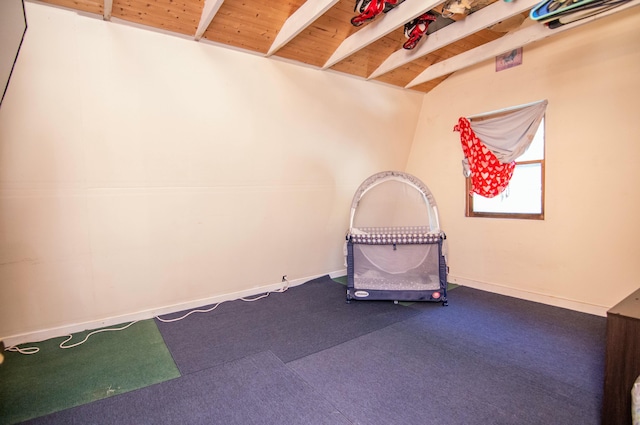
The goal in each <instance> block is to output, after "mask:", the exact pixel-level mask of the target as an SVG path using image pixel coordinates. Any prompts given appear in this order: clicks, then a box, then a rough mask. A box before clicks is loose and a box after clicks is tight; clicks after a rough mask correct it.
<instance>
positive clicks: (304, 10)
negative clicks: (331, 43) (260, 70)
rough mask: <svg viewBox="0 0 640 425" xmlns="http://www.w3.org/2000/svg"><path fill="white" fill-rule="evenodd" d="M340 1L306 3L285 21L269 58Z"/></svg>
mask: <svg viewBox="0 0 640 425" xmlns="http://www.w3.org/2000/svg"><path fill="white" fill-rule="evenodd" d="M338 1H339V0H312V1H307V2H305V3H304V4H303V5H302V6H300V7H299V8H298V10H296V11H295V13H294V14H293V15H291V16H289V18H288V19H287V20H286V21H285V23H284V25H282V28H280V32H278V35H277V36H276V38H275V40H273V43H272V44H271V47H270V48H269V51H268V52H267V56H271V55H273V54H274V53H275V52H277V51H278V50H279V49H280V48H281V47H282V46H284V45H285V44H287V43H288V42H290V41H291V40H292V39H293V38H294V37H295V36H296V35H298V34H300V33H301V32H302V31H303V30H304V29H305V28H307V27H308V26H309V25H311V24H312V23H313V22H314V21H315V20H316V19H318V17H320V16H321V15H323V14H324V13H325V12H326V11H327V10H329V9H331V7H333V6H334V5H335V4H336V3H338Z"/></svg>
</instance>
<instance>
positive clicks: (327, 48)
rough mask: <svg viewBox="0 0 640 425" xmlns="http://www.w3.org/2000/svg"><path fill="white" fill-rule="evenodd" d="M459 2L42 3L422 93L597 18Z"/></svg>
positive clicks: (525, 1)
mask: <svg viewBox="0 0 640 425" xmlns="http://www.w3.org/2000/svg"><path fill="white" fill-rule="evenodd" d="M454 1H455V2H456V3H454V4H458V5H460V4H462V5H463V6H466V9H464V10H465V12H466V13H462V14H453V15H451V13H447V12H450V11H451V10H452V9H451V8H450V4H451V3H449V4H445V3H442V0H405V1H404V2H402V3H401V4H399V5H398V6H397V7H395V8H393V9H392V10H390V11H388V12H387V13H382V14H380V15H378V16H377V17H376V18H375V19H373V20H372V21H369V22H366V23H365V24H363V25H362V26H360V27H355V26H353V25H352V24H351V22H350V20H351V18H353V17H354V16H355V15H357V13H356V12H354V6H355V0H44V1H43V2H44V3H47V4H51V5H55V6H61V7H64V8H68V9H73V10H78V11H82V12H85V13H91V14H96V15H99V16H102V17H103V19H105V20H113V21H116V20H118V21H127V22H132V23H135V24H139V25H143V26H148V27H151V28H155V29H160V30H163V31H166V32H169V33H175V34H180V35H182V36H187V37H191V38H193V39H194V40H195V41H204V42H207V41H208V42H213V43H216V44H220V45H226V46H229V47H233V48H236V49H242V50H245V51H250V52H253V53H257V54H260V55H263V56H265V57H269V56H274V57H278V58H282V59H286V60H288V61H292V62H297V63H303V64H306V65H309V66H313V67H317V68H318V69H331V70H333V71H337V72H341V73H345V74H350V75H353V76H356V77H361V78H365V79H369V80H374V81H379V82H383V83H386V84H390V85H393V86H398V87H403V88H407V89H411V90H416V91H419V92H424V93H426V92H429V91H430V90H432V89H433V88H434V87H435V86H437V85H438V84H439V83H441V82H442V81H443V80H444V79H446V78H447V77H448V76H449V75H450V74H451V73H453V72H455V71H457V70H460V69H463V68H465V67H468V66H471V65H474V64H476V63H479V62H481V61H484V60H487V59H490V58H493V57H495V56H497V55H501V54H503V53H507V52H510V51H512V50H513V49H516V48H518V47H521V46H524V45H526V44H528V43H531V42H534V41H536V40H539V39H542V38H546V37H549V36H552V35H555V34H557V33H560V32H562V31H564V30H565V29H570V28H572V27H574V26H577V25H581V24H583V23H587V22H590V21H591V20H593V19H595V18H597V17H598V16H595V17H591V18H588V19H583V20H581V21H578V22H574V23H572V24H569V25H564V26H562V27H560V28H557V29H553V30H552V29H549V28H547V27H546V26H544V25H543V24H540V23H538V22H533V21H531V20H530V19H529V18H528V15H529V11H530V10H531V9H532V8H533V7H534V6H535V5H536V4H537V3H538V2H539V0H513V1H506V0H454ZM639 1H640V0H632V1H630V2H629V3H627V4H625V5H624V7H619V8H617V9H615V10H614V11H613V12H615V11H617V10H618V9H619V10H622V9H626V8H628V7H631V6H635V5H637V4H638V2H639ZM443 7H445V10H444V12H445V13H444V15H446V16H447V17H446V18H445V17H444V16H443V13H442V12H443ZM427 11H431V12H432V13H434V15H435V16H437V20H436V21H434V22H432V23H431V24H430V25H429V28H428V31H427V34H426V35H425V36H424V37H423V38H422V39H421V40H420V42H419V43H418V44H417V46H416V47H415V48H414V49H412V50H405V49H403V47H402V45H403V43H404V42H405V41H406V40H407V39H406V37H405V35H404V24H405V23H406V22H408V21H411V20H412V19H414V18H415V17H417V16H419V15H421V14H423V13H425V12H427ZM609 13H611V12H608V13H602V15H606V14H609Z"/></svg>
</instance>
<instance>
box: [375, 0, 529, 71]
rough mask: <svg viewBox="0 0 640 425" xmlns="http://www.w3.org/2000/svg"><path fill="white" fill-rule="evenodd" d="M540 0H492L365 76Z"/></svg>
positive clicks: (415, 57)
mask: <svg viewBox="0 0 640 425" xmlns="http://www.w3.org/2000/svg"><path fill="white" fill-rule="evenodd" d="M539 1H540V0H518V1H516V2H508V3H507V2H505V1H498V2H495V3H493V4H491V5H489V6H487V7H485V8H483V9H481V10H478V11H477V12H474V13H472V14H471V15H469V16H467V17H466V18H465V19H463V20H460V21H457V22H454V23H453V24H451V25H448V26H446V27H444V28H442V29H440V30H438V31H436V32H434V33H432V34H430V35H429V36H428V37H426V39H425V40H424V41H423V42H422V43H421V44H419V45H418V47H416V48H415V49H413V50H405V49H401V50H398V51H396V52H394V53H393V54H391V55H390V56H389V57H388V58H387V59H386V60H385V61H384V62H382V64H380V66H379V67H378V68H377V69H375V70H374V71H373V72H372V73H371V75H369V77H367V79H372V78H377V77H379V76H381V75H383V74H386V73H387V72H389V71H392V70H394V69H396V68H399V67H401V66H402V65H406V64H407V63H409V62H413V61H414V60H416V59H419V58H421V57H423V56H426V55H428V54H429V53H432V52H435V51H436V50H438V49H440V48H442V47H445V46H448V45H449V44H451V43H454V42H456V41H458V40H461V39H463V38H465V37H467V36H469V35H471V34H474V33H476V32H478V31H480V30H482V29H484V28H487V27H490V26H491V25H494V24H497V23H498V22H501V21H504V20H505V19H508V18H510V17H512V16H515V15H517V14H519V13H522V12H525V11H527V10H529V9H531V8H532V7H533V6H535V5H536V4H538V3H539Z"/></svg>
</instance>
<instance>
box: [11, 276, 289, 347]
mask: <svg viewBox="0 0 640 425" xmlns="http://www.w3.org/2000/svg"><path fill="white" fill-rule="evenodd" d="M283 281H284V282H285V285H284V286H283V287H282V288H281V289H278V290H275V291H273V292H279V293H282V292H285V291H286V290H287V289H289V281H288V280H287V279H286V278H284V279H283ZM270 293H271V292H266V293H264V294H262V295H259V296H257V297H255V298H240V300H242V301H247V302H252V301H258V300H261V299H263V298H266V297H268V296H269V294H270ZM223 302H224V301H223ZM220 304H222V302H219V303H217V304H215V305H214V306H213V307H211V308H208V309H205V310H201V309H195V310H191V311H190V312H188V313H186V314H185V315H183V316H180V317H176V318H175V319H163V318H161V317H160V316H156V317H155V318H156V319H158V320H159V321H161V322H164V323H171V322H177V321H179V320H182V319H185V318H187V317H189V316H190V315H192V314H193V313H209V312H211V311H213V310H215V309H216V308H218V306H219V305H220ZM138 322H139V320H134V321H133V322H131V323H129V324H128V325H126V326H123V327H120V328H105V329H98V330H96V331H92V332H89V333H88V334H87V336H85V337H84V339H83V340H82V341H80V342H76V343H74V344H71V345H65V344H66V343H67V342H69V341H71V339H73V335H69V336H68V338H67V339H65V340H64V341H62V342H61V343H60V345H59V347H60V348H63V349H67V348H73V347H77V346H78V345H81V344H84V343H85V342H87V340H88V339H89V337H90V336H91V335H95V334H97V333H100V332H112V331H123V330H125V329H127V328H128V327H129V326H131V325H133V324H135V323H138ZM4 350H5V351H11V352H17V353H20V354H35V353H37V352H38V351H40V348H38V347H25V348H20V347H18V346H17V345H14V346H11V347H7V348H5V349H4Z"/></svg>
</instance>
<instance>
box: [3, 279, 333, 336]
mask: <svg viewBox="0 0 640 425" xmlns="http://www.w3.org/2000/svg"><path fill="white" fill-rule="evenodd" d="M334 273H339V272H332V273H330V274H329V275H331V274H334ZM326 275H327V274H326V273H324V274H319V275H315V276H308V277H304V278H300V279H293V280H289V281H288V287H290V288H291V287H294V286H298V285H302V284H303V283H305V282H308V281H310V280H312V279H316V278H318V277H321V276H326ZM283 287H284V285H283V282H278V283H274V284H271V285H265V286H259V287H256V288H251V289H246V290H243V291H238V292H231V293H227V294H222V295H216V296H212V297H207V298H200V299H196V300H192V301H186V302H182V303H177V304H172V305H167V306H161V307H157V308H153V309H148V310H142V311H138V312H135V313H129V314H123V315H118V316H111V317H105V318H101V319H96V320H90V321H86V322H81V323H72V324H68V325H63V326H59V327H54V328H48V329H41V330H37V331H33V332H27V333H23V334H17V335H11V336H7V337H3V338H0V339H1V340H2V341H3V342H4V345H5V346H6V347H13V346H15V345H19V344H24V343H30V342H40V341H45V340H47V339H50V338H57V337H64V336H67V335H71V334H73V333H76V332H82V331H86V330H89V329H98V328H104V327H108V326H115V325H119V324H122V323H126V322H133V321H136V320H147V319H152V318H154V317H156V316H163V315H166V314H171V313H176V312H179V311H184V310H191V309H195V308H200V307H203V306H207V305H212V304H216V303H221V302H225V301H233V300H237V299H240V298H245V297H251V296H257V295H260V294H264V293H266V292H275V291H280V290H282V288H283Z"/></svg>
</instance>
